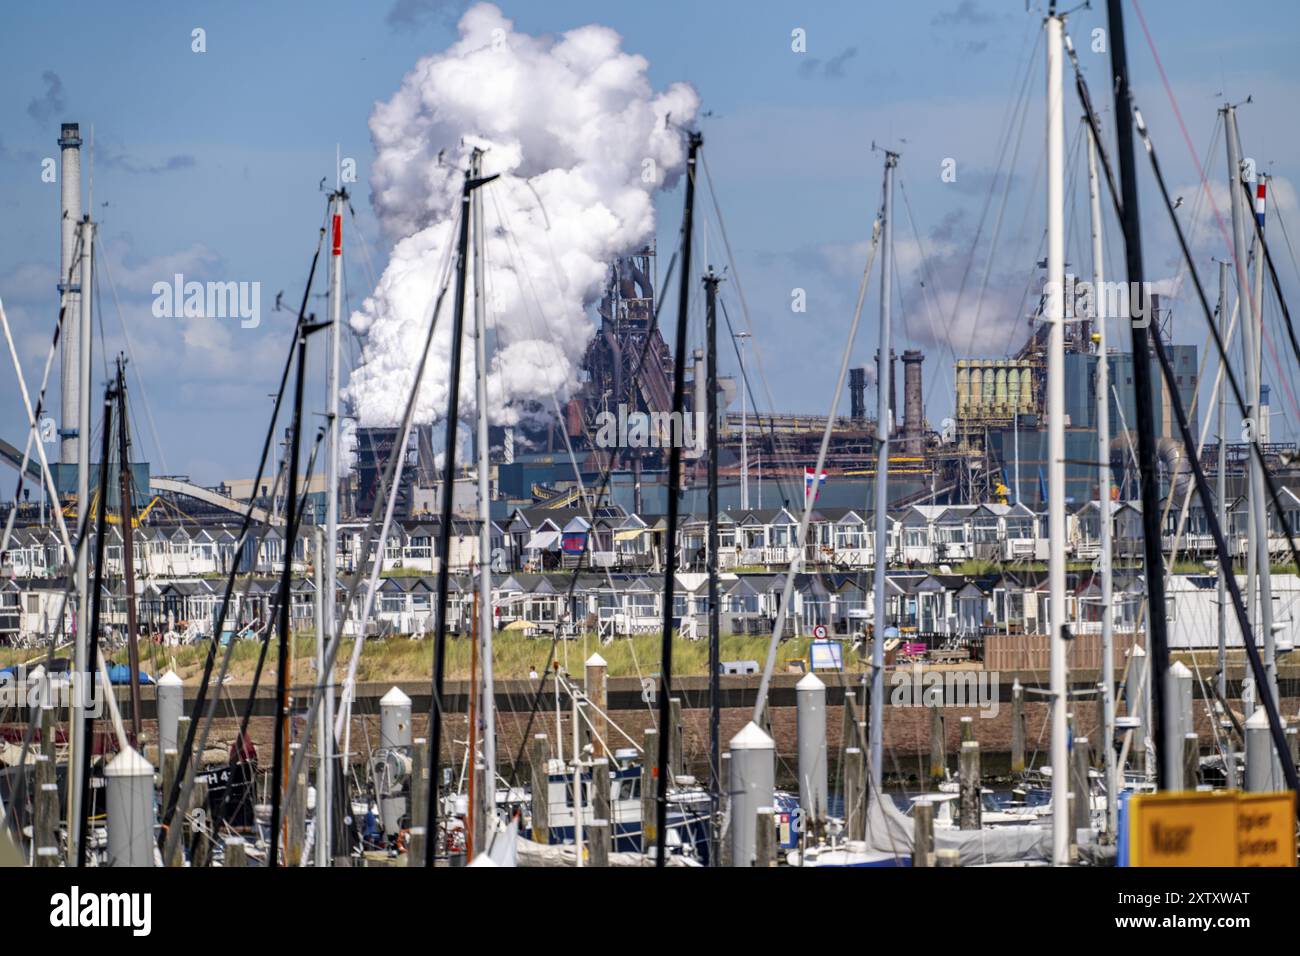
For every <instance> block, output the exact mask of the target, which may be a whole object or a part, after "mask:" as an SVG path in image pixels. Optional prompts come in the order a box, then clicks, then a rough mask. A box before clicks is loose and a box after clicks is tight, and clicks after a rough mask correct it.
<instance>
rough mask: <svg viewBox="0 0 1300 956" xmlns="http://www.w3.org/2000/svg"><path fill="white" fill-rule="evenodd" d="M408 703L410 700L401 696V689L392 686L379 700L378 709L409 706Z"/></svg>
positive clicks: (403, 695)
mask: <svg viewBox="0 0 1300 956" xmlns="http://www.w3.org/2000/svg"><path fill="white" fill-rule="evenodd" d="M410 703H411V698H409V697H407V696H406V695H405V694H403V693H402V689H401V688H400V687H396V686H394V687H393V688H392V690H390V691H389V692H388V693H387V694H385V695H384V696H383V697H381V698H379V706H380V707H385V706H387V707H406V706H409V705H410Z"/></svg>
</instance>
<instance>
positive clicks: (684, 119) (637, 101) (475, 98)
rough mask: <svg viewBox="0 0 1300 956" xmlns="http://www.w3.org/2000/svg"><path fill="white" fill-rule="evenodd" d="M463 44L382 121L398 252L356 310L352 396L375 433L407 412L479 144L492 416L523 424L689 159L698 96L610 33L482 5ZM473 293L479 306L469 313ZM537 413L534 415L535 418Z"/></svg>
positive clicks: (437, 377)
mask: <svg viewBox="0 0 1300 956" xmlns="http://www.w3.org/2000/svg"><path fill="white" fill-rule="evenodd" d="M459 32H460V39H459V40H458V41H457V42H455V43H454V44H453V45H452V46H451V47H450V48H449V49H447V50H446V51H444V52H442V53H437V54H433V55H431V56H427V57H425V58H423V59H422V60H420V62H419V63H417V64H416V65H415V68H414V69H412V70H411V71H410V73H408V74H407V75H406V76H405V78H404V79H403V81H402V85H401V88H400V89H399V90H398V91H397V93H396V94H395V95H394V96H393V97H392V99H390V100H388V101H387V102H384V103H377V104H376V105H375V108H374V111H373V112H372V114H371V117H370V132H371V138H372V140H373V143H374V146H375V151H376V154H377V155H376V159H375V163H374V167H373V170H372V172H371V175H370V186H371V203H372V205H373V207H374V210H375V213H376V215H377V217H378V219H379V222H380V224H381V226H382V228H383V229H384V230H385V232H386V233H387V235H388V237H389V238H390V239H391V240H392V241H393V250H392V255H391V258H390V260H389V262H388V265H387V267H386V268H385V269H384V272H383V275H382V276H381V277H380V279H379V282H378V286H377V288H376V289H375V290H374V292H372V293H371V294H370V295H369V296H368V297H367V298H366V299H365V301H364V302H363V303H362V305H361V308H360V309H359V310H357V311H356V312H354V313H353V314H352V316H351V323H352V327H353V328H354V329H356V330H357V331H358V332H359V333H362V335H363V336H364V346H363V349H362V355H361V359H360V362H359V366H358V368H357V369H356V370H355V371H354V372H353V374H352V378H351V382H350V384H349V387H348V390H347V397H348V400H349V402H350V404H351V406H352V410H353V412H354V414H355V415H356V416H357V420H358V423H359V424H360V425H361V426H363V427H370V426H388V425H395V424H398V423H399V422H400V420H401V416H402V412H403V409H404V407H405V404H406V401H407V398H408V396H409V395H410V393H411V388H412V386H413V384H414V376H415V367H416V362H417V360H418V356H419V352H420V349H421V348H422V347H423V344H424V340H425V336H426V334H427V330H428V320H429V316H430V314H431V311H432V308H433V304H434V300H435V298H436V297H437V293H438V287H439V283H440V280H441V278H442V275H441V273H442V267H443V263H444V262H445V261H447V255H448V246H449V244H450V245H453V246H454V244H455V242H456V238H457V237H456V231H457V225H456V216H457V213H458V207H459V205H460V194H461V188H462V184H463V182H464V174H465V170H466V169H467V168H468V165H469V161H470V154H471V152H472V150H473V149H474V148H475V147H478V148H479V149H482V150H484V151H485V152H484V155H483V174H484V175H487V176H490V175H493V174H500V177H501V178H500V179H498V180H497V181H495V182H493V183H491V184H490V185H488V186H486V187H484V189H483V194H482V195H483V213H484V218H485V220H486V228H485V229H484V237H485V245H486V251H485V255H484V261H485V264H486V268H487V283H486V284H487V290H486V301H487V305H488V321H489V324H490V328H491V332H490V335H491V336H492V337H491V338H490V339H489V341H490V342H491V343H492V345H493V349H494V353H493V355H492V358H491V359H490V362H489V370H488V401H489V406H490V407H489V415H490V420H491V422H492V423H493V424H498V425H512V424H517V423H519V422H520V421H521V420H523V419H526V418H529V417H531V416H532V415H534V414H536V412H537V410H539V409H540V410H541V411H542V412H544V413H552V412H553V410H554V407H555V406H554V400H553V399H558V400H559V401H561V402H563V401H564V400H565V399H566V398H567V397H568V396H569V394H570V393H571V392H572V391H573V389H574V388H575V387H576V385H577V379H578V368H579V365H580V363H581V360H582V356H583V353H584V351H585V349H586V346H587V343H588V341H589V339H590V338H591V336H592V334H593V330H594V327H593V324H592V321H591V319H590V318H589V317H588V312H587V309H588V308H589V307H590V306H591V305H592V304H593V303H595V302H596V301H597V300H598V299H599V298H600V296H601V295H602V293H603V292H604V291H605V286H606V284H607V282H608V275H609V267H610V263H611V262H612V261H613V260H614V259H615V258H617V257H619V256H621V255H626V254H629V253H631V252H633V251H635V250H637V249H639V248H641V247H642V246H644V245H645V244H646V243H647V242H649V241H650V240H651V239H652V237H653V235H654V224H655V218H654V206H653V197H654V194H655V192H656V191H657V190H659V189H662V188H665V187H669V186H671V185H672V184H673V183H674V182H675V180H676V179H677V178H678V176H679V175H680V173H681V172H682V170H683V169H684V166H685V160H686V148H685V143H684V137H683V135H682V132H681V127H682V126H685V125H689V124H691V123H692V122H693V120H694V118H695V114H696V111H697V108H698V105H699V99H698V97H697V96H696V94H695V91H694V90H693V89H692V88H691V87H690V86H688V85H685V84H681V83H677V84H673V85H672V86H669V87H668V88H667V89H666V90H664V91H662V92H658V93H656V92H655V91H654V90H653V89H651V86H650V83H649V80H648V79H647V77H646V70H647V68H648V63H647V62H646V60H645V59H644V58H643V57H641V56H637V55H634V54H630V53H627V52H625V51H623V50H622V48H621V44H622V38H621V37H620V36H619V35H618V34H617V33H615V32H614V31H613V30H610V29H608V28H606V27H602V26H594V25H593V26H584V27H579V28H577V29H574V30H570V31H568V32H566V33H563V34H559V35H558V36H536V37H535V36H529V35H527V34H524V33H519V32H516V31H515V30H514V28H513V24H512V22H511V21H510V20H508V19H506V18H505V17H504V16H503V15H502V13H501V11H500V10H498V9H497V8H496V7H495V6H492V5H491V4H486V3H483V4H479V5H477V6H475V7H473V8H471V9H470V10H469V11H468V12H467V13H465V15H464V16H463V17H462V18H461V20H460V23H459ZM453 298H454V282H453V285H452V291H450V292H449V293H448V296H447V300H446V301H445V302H444V305H443V312H442V316H441V318H440V319H439V322H438V327H437V330H436V332H435V335H434V339H433V345H432V349H431V351H430V354H429V363H428V367H427V369H426V372H425V375H424V379H423V383H422V385H421V388H420V392H419V395H418V399H417V406H416V420H417V421H419V422H435V421H438V420H440V419H441V418H443V417H444V416H445V415H446V407H447V397H448V396H447V386H448V365H449V363H448V359H449V356H450V349H451V324H452V323H451V321H450V317H451V309H452V300H453ZM472 308H473V298H472V292H471V294H470V296H469V297H468V299H467V314H469V315H472ZM465 325H466V328H465V337H464V339H463V341H462V348H463V349H464V351H463V352H462V361H463V362H464V366H463V367H464V370H465V374H464V375H463V376H462V379H461V394H460V408H461V410H462V412H463V413H464V414H465V415H466V416H470V415H473V414H475V413H476V408H475V393H474V376H473V362H474V349H473V341H472V334H473V323H472V322H469V321H467V322H466V323H465ZM530 410H531V411H530Z"/></svg>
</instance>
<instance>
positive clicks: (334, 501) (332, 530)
mask: <svg viewBox="0 0 1300 956" xmlns="http://www.w3.org/2000/svg"><path fill="white" fill-rule="evenodd" d="M335 167H336V169H337V156H336V160H335ZM336 175H337V173H336ZM347 195H348V194H347V192H346V191H345V190H343V189H341V188H339V186H338V184H337V182H336V184H335V190H334V193H333V194H332V195H331V196H330V230H331V231H330V273H329V306H330V325H329V329H328V332H327V334H328V336H329V351H328V355H327V358H326V366H325V408H326V417H327V421H328V425H327V430H326V433H325V543H324V547H322V548H321V559H320V564H321V588H322V591H321V622H322V625H323V626H322V629H321V633H320V634H318V635H317V638H316V663H317V667H318V671H317V675H318V677H319V678H320V680H321V688H322V697H321V710H320V733H319V743H318V744H317V749H318V751H319V755H320V769H319V771H318V779H317V781H316V791H317V796H318V797H319V799H318V800H317V802H316V824H317V826H316V865H317V866H329V863H330V859H331V853H332V850H333V847H332V846H331V838H332V836H333V833H332V830H333V827H332V825H331V820H332V814H333V809H334V772H333V767H334V762H333V761H334V681H333V675H331V674H326V673H324V670H325V648H326V647H328V646H329V645H330V644H331V643H333V641H334V631H335V629H336V628H337V627H338V610H337V608H336V607H335V603H336V601H337V599H338V566H337V552H338V540H339V435H340V431H341V426H342V421H341V419H340V417H339V384H340V383H339V355H340V351H341V343H342V338H343V335H342V333H343V325H342V323H343V207H344V204H345V203H346V201H347ZM322 824H323V825H322Z"/></svg>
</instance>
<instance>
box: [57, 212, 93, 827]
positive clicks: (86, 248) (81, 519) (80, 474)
mask: <svg viewBox="0 0 1300 956" xmlns="http://www.w3.org/2000/svg"><path fill="white" fill-rule="evenodd" d="M64 188H65V189H66V188H67V187H64ZM79 201H80V197H79V196H78V202H79ZM78 228H79V229H80V232H81V242H80V245H81V270H80V278H79V283H80V285H79V291H80V289H85V290H86V291H85V294H84V295H80V294H79V296H78V302H79V305H80V307H81V316H80V318H79V319H78V322H77V324H75V325H74V326H72V327H71V328H70V329H69V330H68V331H69V333H71V332H73V331H76V333H77V335H78V337H79V345H78V350H77V353H76V354H77V367H76V368H75V369H74V370H72V371H73V372H74V374H75V375H76V377H77V383H78V384H77V389H76V393H75V397H76V399H77V407H78V411H77V421H78V423H79V424H78V426H77V435H76V445H77V529H78V538H77V540H78V541H80V542H81V543H80V544H78V545H77V568H76V577H77V634H76V641H75V644H74V649H73V667H74V670H75V673H76V675H77V678H78V679H79V680H82V681H85V682H87V684H86V686H87V687H89V686H91V685H90V681H92V680H93V678H92V677H91V674H92V673H93V671H94V669H95V665H94V661H92V660H91V659H90V657H89V651H88V650H87V645H88V643H89V639H90V637H89V636H90V553H89V550H88V548H87V543H88V541H89V539H88V538H86V537H84V535H83V534H82V532H84V530H85V529H86V527H87V524H86V522H88V521H89V520H90V434H91V431H92V429H91V424H90V348H91V343H92V339H93V337H92V335H91V328H92V325H91V323H92V316H91V300H92V299H93V298H94V296H92V295H91V294H90V290H91V289H93V288H94V281H93V279H94V258H95V256H94V240H95V224H94V223H93V222H91V221H90V217H89V216H86V217H85V218H84V219H83V220H82V221H81V223H80V224H79V225H78ZM65 371H67V370H66V369H65ZM64 414H65V415H66V410H65V412H64ZM65 450H66V449H65ZM86 702H87V701H86V691H85V690H83V691H82V693H79V694H74V695H73V700H72V735H71V736H72V750H71V752H70V753H69V761H70V766H72V767H73V768H74V771H75V772H74V778H75V779H74V780H73V782H72V786H71V787H69V788H68V832H69V833H71V832H72V828H73V826H74V825H76V823H77V821H78V819H79V818H80V816H81V813H82V806H81V797H82V792H83V790H84V789H85V787H83V786H82V781H81V779H80V778H79V777H78V776H77V775H78V774H80V773H81V768H82V767H83V766H86V764H85V762H84V761H83V760H82V759H81V754H82V749H83V748H84V747H88V746H90V742H89V741H87V740H86V739H85V738H84V737H83V736H82V728H83V727H84V726H85V724H86Z"/></svg>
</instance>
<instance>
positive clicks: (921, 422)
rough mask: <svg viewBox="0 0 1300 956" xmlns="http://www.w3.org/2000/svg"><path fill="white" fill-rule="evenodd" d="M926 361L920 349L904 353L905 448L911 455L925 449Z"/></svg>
mask: <svg viewBox="0 0 1300 956" xmlns="http://www.w3.org/2000/svg"><path fill="white" fill-rule="evenodd" d="M924 361H925V353H924V352H922V351H921V350H919V349H908V350H907V351H906V352H904V353H903V439H904V440H903V449H904V451H906V452H907V453H908V454H909V455H919V454H920V453H921V452H923V451H924V450H925V434H924V433H925V408H924V402H925V398H924V392H923V391H922V388H921V363H922V362H924Z"/></svg>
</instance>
